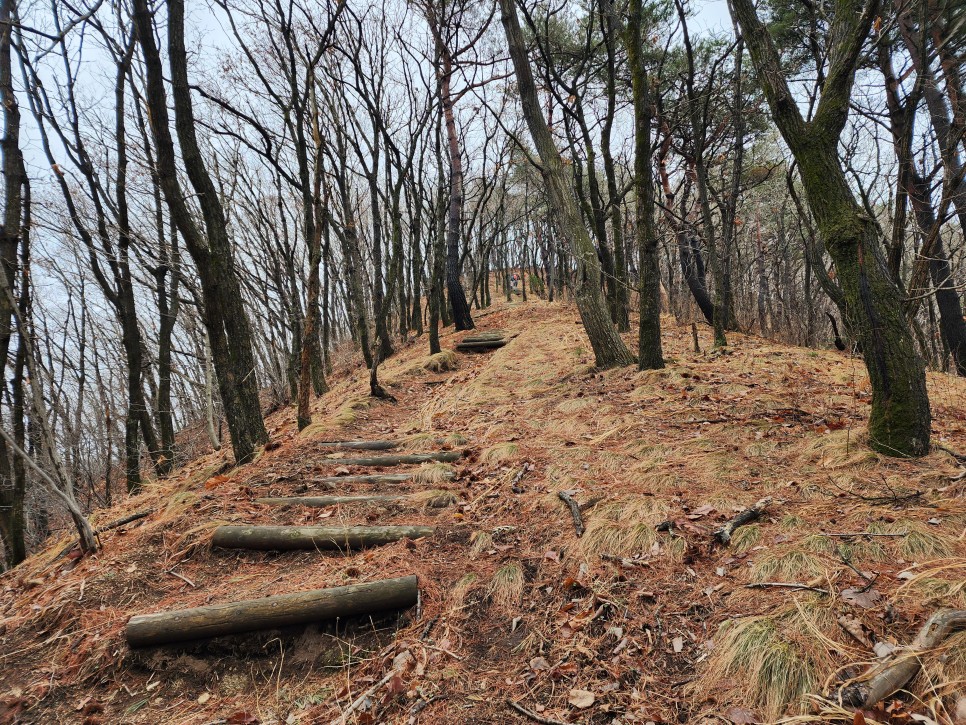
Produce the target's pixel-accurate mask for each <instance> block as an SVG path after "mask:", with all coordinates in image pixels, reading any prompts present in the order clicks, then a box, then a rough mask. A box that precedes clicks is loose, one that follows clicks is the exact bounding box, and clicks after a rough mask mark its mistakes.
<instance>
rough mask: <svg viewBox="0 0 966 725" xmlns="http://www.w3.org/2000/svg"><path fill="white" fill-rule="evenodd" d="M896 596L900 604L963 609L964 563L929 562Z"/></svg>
mask: <svg viewBox="0 0 966 725" xmlns="http://www.w3.org/2000/svg"><path fill="white" fill-rule="evenodd" d="M913 571H914V572H915V573H914V574H913V576H912V578H911V579H908V580H907V581H905V582H903V584H902V585H901V586H900V587H899V589H898V591H897V592H896V598H897V599H899V600H901V601H906V602H912V603H915V604H922V605H929V606H935V607H954V608H956V609H966V559H946V560H940V561H934V562H930V563H929V564H927V565H925V566H923V567H922V568H920V569H916V570H913Z"/></svg>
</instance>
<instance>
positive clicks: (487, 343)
mask: <svg viewBox="0 0 966 725" xmlns="http://www.w3.org/2000/svg"><path fill="white" fill-rule="evenodd" d="M506 343H507V341H506V340H481V341H479V342H458V343H456V349H457V350H462V351H463V352H486V351H487V350H496V349H497V348H499V347H503V346H504V345H506Z"/></svg>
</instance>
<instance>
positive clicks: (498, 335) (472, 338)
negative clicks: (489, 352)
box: [460, 331, 506, 342]
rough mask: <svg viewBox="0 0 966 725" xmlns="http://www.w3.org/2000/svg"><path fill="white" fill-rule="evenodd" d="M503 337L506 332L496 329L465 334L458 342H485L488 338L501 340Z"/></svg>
mask: <svg viewBox="0 0 966 725" xmlns="http://www.w3.org/2000/svg"><path fill="white" fill-rule="evenodd" d="M505 337H506V334H504V333H503V332H498V331H493V332H477V333H474V334H472V335H467V336H466V337H464V338H463V339H462V340H460V342H487V341H490V340H503V339H504V338H505Z"/></svg>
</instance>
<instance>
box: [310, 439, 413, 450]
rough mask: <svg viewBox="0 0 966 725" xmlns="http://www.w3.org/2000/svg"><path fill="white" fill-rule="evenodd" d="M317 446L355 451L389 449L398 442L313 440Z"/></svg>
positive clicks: (394, 446)
mask: <svg viewBox="0 0 966 725" xmlns="http://www.w3.org/2000/svg"><path fill="white" fill-rule="evenodd" d="M313 445H315V446H316V447H318V448H337V449H339V450H356V451H391V450H392V449H393V448H396V447H397V446H398V445H399V444H398V443H397V442H396V441H313Z"/></svg>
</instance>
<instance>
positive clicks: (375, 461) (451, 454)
mask: <svg viewBox="0 0 966 725" xmlns="http://www.w3.org/2000/svg"><path fill="white" fill-rule="evenodd" d="M462 456H463V451H435V452H433V453H410V454H408V455H399V456H373V457H371V458H324V459H322V460H321V461H318V463H321V464H326V465H330V466H401V465H404V464H407V463H431V462H433V461H444V462H446V463H452V462H453V461H458V460H459V459H460V458H461V457H462Z"/></svg>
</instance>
